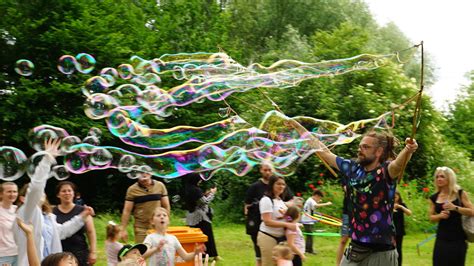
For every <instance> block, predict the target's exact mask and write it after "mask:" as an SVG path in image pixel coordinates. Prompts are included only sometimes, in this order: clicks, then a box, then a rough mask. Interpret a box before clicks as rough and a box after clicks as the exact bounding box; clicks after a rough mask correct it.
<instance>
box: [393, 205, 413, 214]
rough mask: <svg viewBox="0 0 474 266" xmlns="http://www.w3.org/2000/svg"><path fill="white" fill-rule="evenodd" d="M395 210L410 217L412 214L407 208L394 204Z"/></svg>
mask: <svg viewBox="0 0 474 266" xmlns="http://www.w3.org/2000/svg"><path fill="white" fill-rule="evenodd" d="M395 208H396V209H399V210H401V211H402V212H403V213H404V214H406V215H408V216H410V215H411V214H412V212H411V210H410V209H408V208H407V207H405V206H403V205H401V204H397V203H395Z"/></svg>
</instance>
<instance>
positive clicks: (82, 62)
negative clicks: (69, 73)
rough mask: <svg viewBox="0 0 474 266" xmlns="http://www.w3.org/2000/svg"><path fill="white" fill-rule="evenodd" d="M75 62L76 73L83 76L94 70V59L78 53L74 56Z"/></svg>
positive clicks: (88, 55)
mask: <svg viewBox="0 0 474 266" xmlns="http://www.w3.org/2000/svg"><path fill="white" fill-rule="evenodd" d="M76 61H77V65H76V67H77V71H79V72H81V73H83V74H89V73H91V72H92V70H94V67H95V63H96V61H95V58H94V57H93V56H92V55H90V54H86V53H80V54H78V55H76Z"/></svg>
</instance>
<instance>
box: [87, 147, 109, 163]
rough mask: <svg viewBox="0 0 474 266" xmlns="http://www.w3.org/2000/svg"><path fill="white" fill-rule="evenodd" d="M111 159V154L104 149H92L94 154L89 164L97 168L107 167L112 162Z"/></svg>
mask: <svg viewBox="0 0 474 266" xmlns="http://www.w3.org/2000/svg"><path fill="white" fill-rule="evenodd" d="M112 159H113V156H112V153H110V152H109V151H108V150H107V149H105V148H96V149H94V153H93V154H92V156H91V157H90V160H91V163H93V164H95V165H98V166H104V165H108V164H110V163H111V162H112Z"/></svg>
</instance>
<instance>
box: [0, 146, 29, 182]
mask: <svg viewBox="0 0 474 266" xmlns="http://www.w3.org/2000/svg"><path fill="white" fill-rule="evenodd" d="M26 163H27V158H26V156H25V154H24V153H23V152H22V151H21V150H19V149H17V148H15V147H10V146H2V147H0V179H1V180H4V181H14V180H16V179H18V178H20V177H21V176H22V175H23V174H24V173H25V171H26Z"/></svg>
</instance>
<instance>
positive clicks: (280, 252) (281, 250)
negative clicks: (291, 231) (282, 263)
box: [272, 242, 293, 260]
mask: <svg viewBox="0 0 474 266" xmlns="http://www.w3.org/2000/svg"><path fill="white" fill-rule="evenodd" d="M272 253H273V254H274V255H275V256H278V258H281V259H284V260H293V252H291V249H290V247H289V246H288V245H287V244H286V243H285V242H282V243H279V244H278V245H276V246H274V247H273V249H272Z"/></svg>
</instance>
